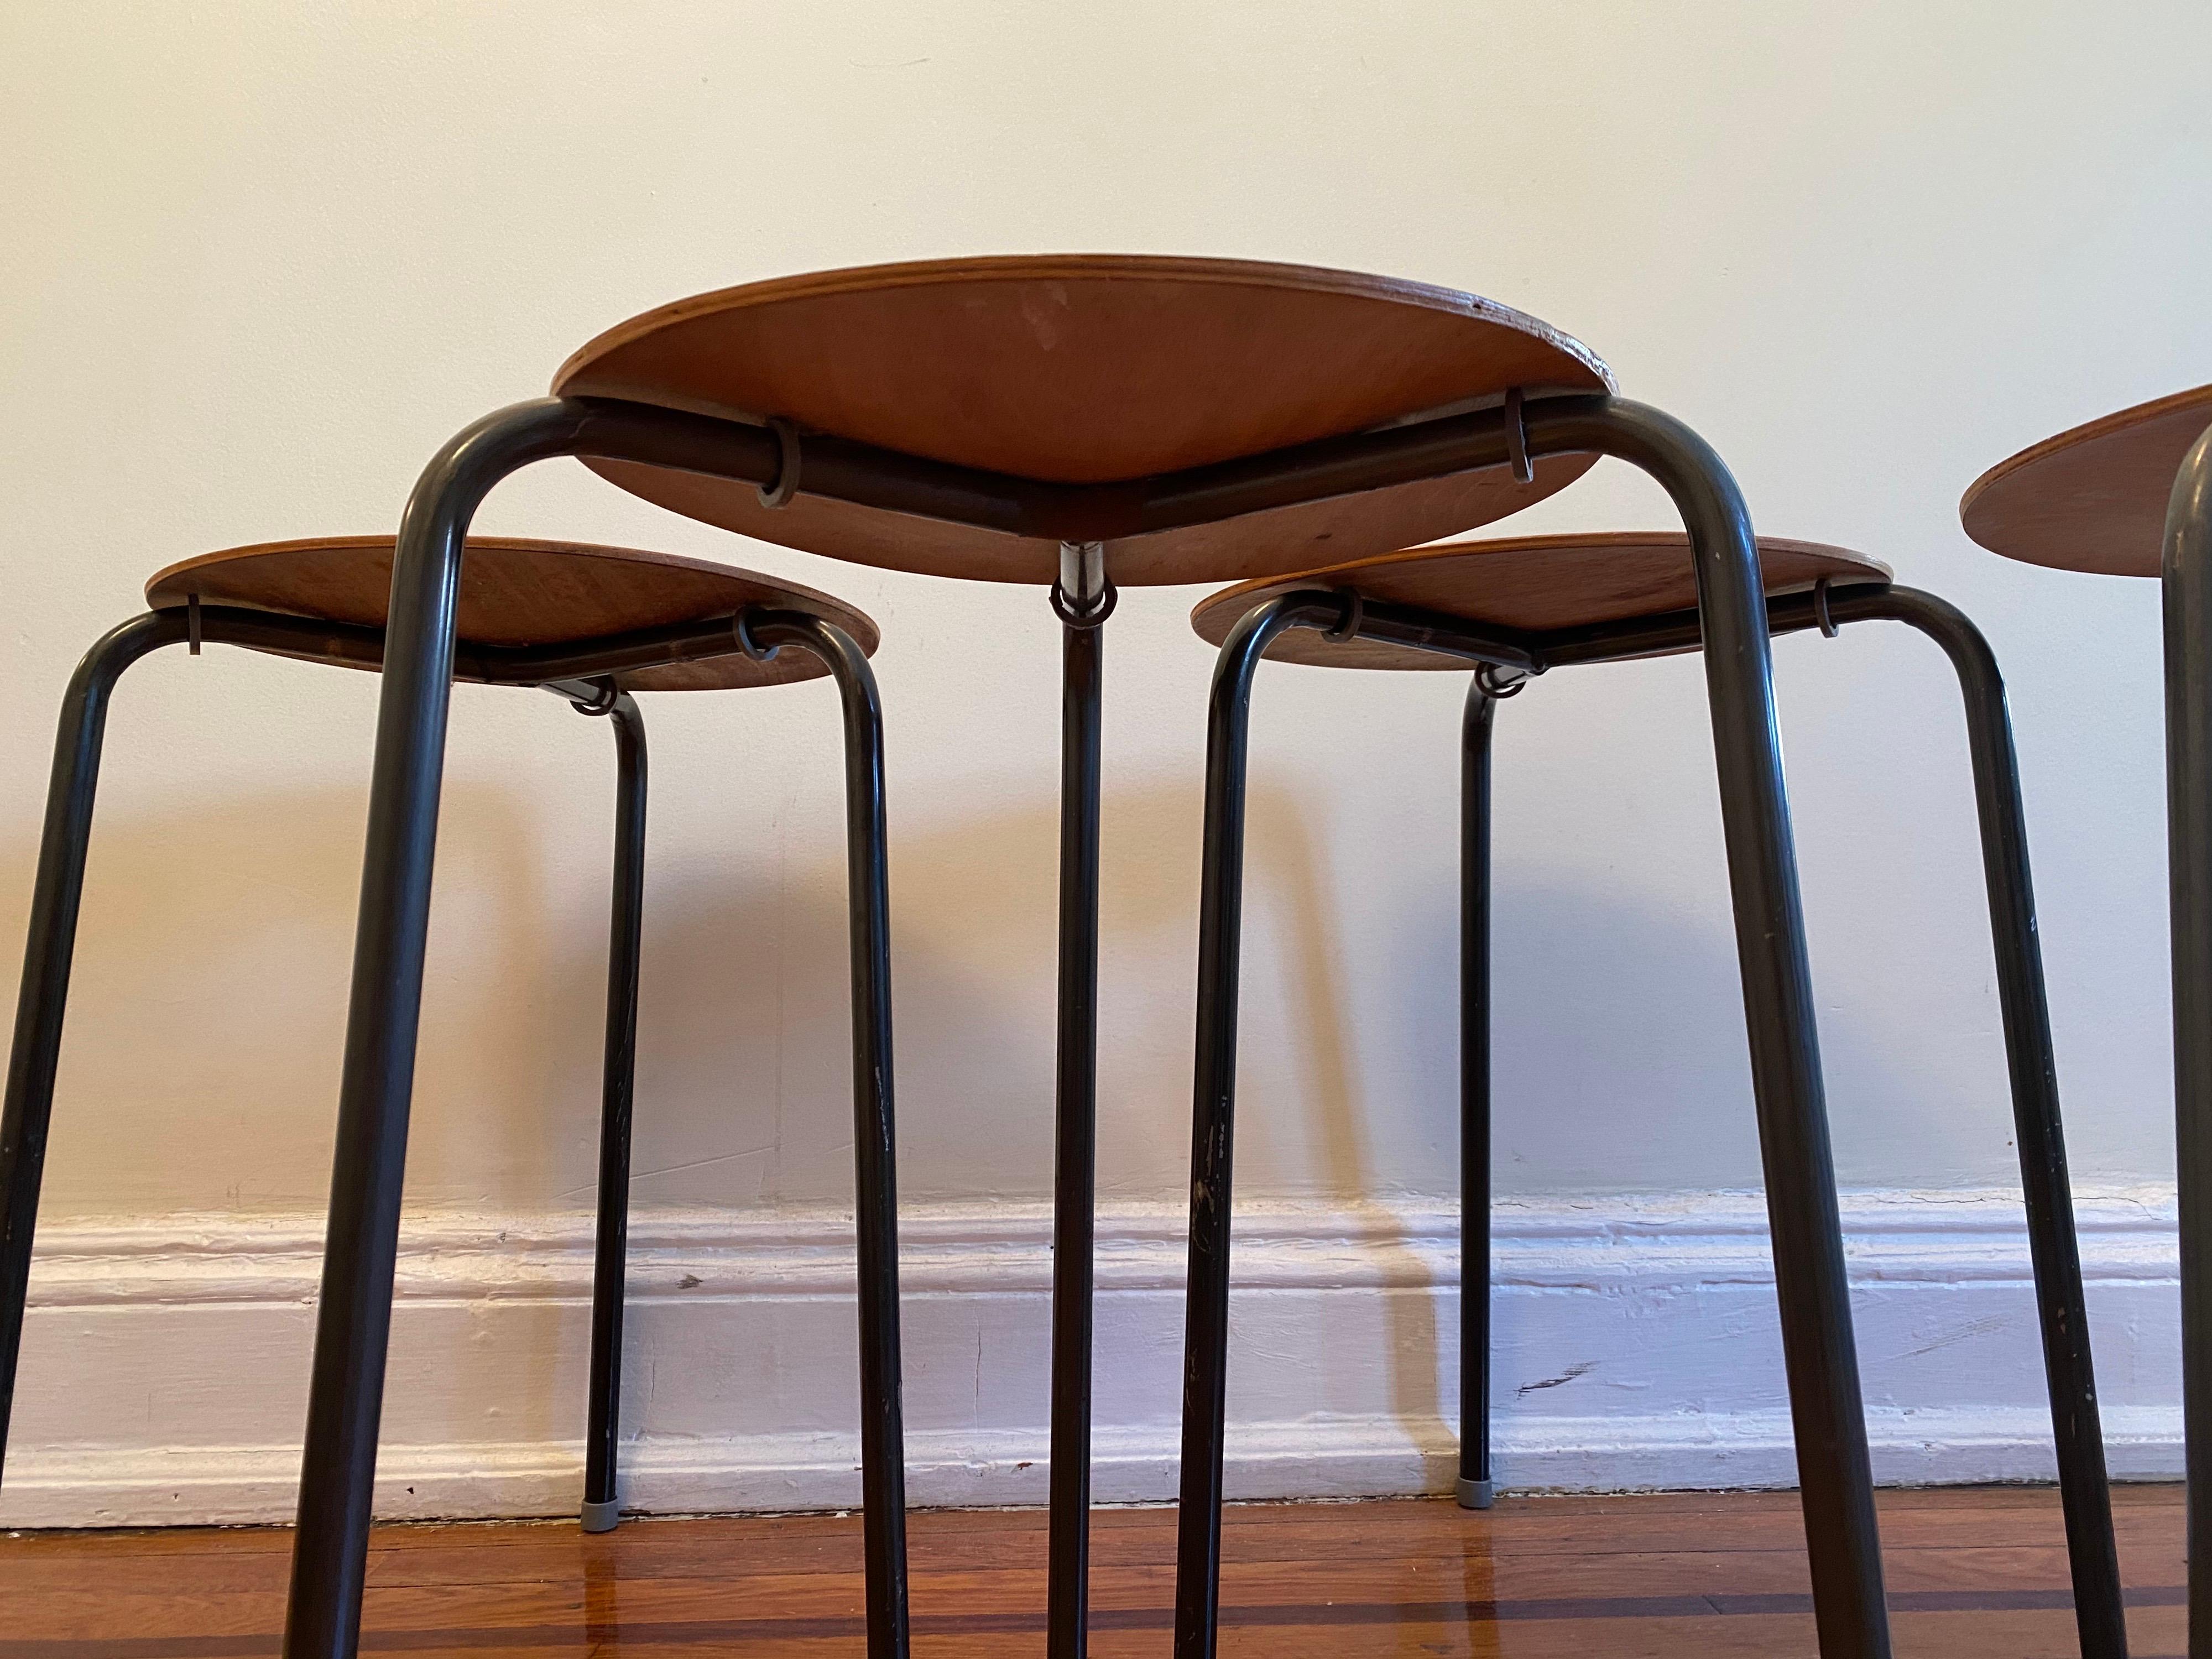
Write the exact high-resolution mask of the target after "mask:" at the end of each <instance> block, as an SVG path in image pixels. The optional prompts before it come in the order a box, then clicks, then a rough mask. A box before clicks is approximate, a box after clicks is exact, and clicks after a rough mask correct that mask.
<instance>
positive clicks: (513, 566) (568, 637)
mask: <svg viewBox="0 0 2212 1659" xmlns="http://www.w3.org/2000/svg"><path fill="white" fill-rule="evenodd" d="M195 595H197V597H198V599H199V600H200V602H201V603H202V604H204V605H239V606H243V607H245V608H247V609H250V610H255V611H276V612H279V613H281V614H283V615H284V616H288V617H315V618H317V619H319V620H320V621H324V622H339V623H355V624H356V625H358V626H361V627H365V628H381V627H383V626H384V620H385V616H386V611H387V610H388V609H389V606H390V604H391V597H392V538H391V537H389V536H333V537H324V538H315V539H313V540H307V541H295V542H267V543H263V544H258V545H256V546H252V547H234V548H229V549H227V550H224V551H222V552H220V553H204V554H202V555H201V556H199V557H197V558H194V559H186V560H185V561H184V562H183V563H181V564H173V565H171V566H170V567H169V568H167V569H166V570H161V571H157V572H155V574H154V576H153V578H152V579H151V580H149V581H148V582H147V584H146V603H147V604H149V605H154V606H155V607H157V608H158V607H161V606H168V605H182V604H184V603H185V601H186V600H187V599H191V598H192V597H194V596H195ZM748 605H771V606H775V607H777V608H780V609H786V610H792V611H808V612H811V614H813V615H815V616H817V617H823V619H824V620H826V621H829V622H832V623H836V625H837V626H838V627H840V628H842V629H844V630H845V631H846V632H847V633H848V634H850V635H852V636H853V637H854V639H855V640H857V641H859V642H860V646H861V647H862V648H863V649H864V650H866V651H868V652H870V653H873V652H874V650H875V648H876V643H877V633H876V627H875V624H874V623H872V622H870V621H869V620H868V618H867V617H866V616H864V615H863V614H861V613H860V611H855V610H854V609H853V608H852V606H850V605H845V604H842V603H841V602H840V601H838V600H836V599H831V598H830V597H829V595H828V594H826V593H817V592H815V591H814V590H813V589H812V588H811V587H802V586H799V585H798V584H797V583H795V582H786V581H779V580H775V578H774V577H770V576H763V575H757V574H755V573H753V572H751V571H750V570H738V569H733V568H731V567H730V566H728V565H721V564H710V563H708V562H706V561H704V560H702V559H685V558H678V557H677V556H675V555H673V554H670V553H646V552H641V551H638V550H635V549H633V548H626V547H598V546H593V545H591V544H586V543H582V542H547V541H526V540H520V539H515V538H495V537H476V536H472V537H471V538H469V543H468V552H467V555H466V556H465V557H464V558H463V560H462V562H461V590H460V627H459V633H460V637H461V640H462V641H463V642H464V643H465V644H470V645H487V646H523V645H556V644H568V643H572V642H574V641H579V640H591V639H598V638H600V637H602V636H604V635H609V634H622V633H628V632H629V631H630V630H632V629H642V628H659V627H665V626H668V625H671V624H673V623H685V622H700V621H704V620H707V619H708V618H711V617H724V616H729V615H732V614H733V613H734V612H736V611H740V610H743V609H744V608H745V607H746V606H748ZM318 660H321V659H318ZM826 672H827V670H826V669H825V668H823V665H821V663H820V662H819V661H817V659H815V658H814V657H813V656H811V654H809V653H806V652H804V651H780V652H778V653H776V654H775V659H773V660H772V661H769V662H765V663H762V662H755V661H754V660H752V659H750V658H749V657H746V656H744V655H743V654H741V653H733V654H732V655H730V656H726V657H716V658H713V659H708V660H706V661H702V662H686V663H671V664H669V665H666V666H664V667H659V668H643V669H637V670H634V671H630V672H629V673H625V674H621V675H617V677H616V678H617V679H618V680H619V681H620V682H621V683H622V684H623V686H624V687H625V688H627V689H628V690H634V691H704V690H724V689H727V688H731V687H737V686H748V685H777V684H784V683H786V682H787V681H793V680H807V679H812V678H816V677H817V676H818V675H821V674H823V673H826Z"/></svg>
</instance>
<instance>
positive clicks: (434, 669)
mask: <svg viewBox="0 0 2212 1659" xmlns="http://www.w3.org/2000/svg"><path fill="white" fill-rule="evenodd" d="M588 424H589V421H588V411H586V410H580V409H579V408H578V407H577V406H576V405H574V404H562V403H559V402H553V401H549V402H545V403H540V404H525V405H522V406H520V408H518V409H516V410H510V411H506V412H503V413H501V414H499V415H494V416H489V417H488V418H487V419H485V420H483V421H480V422H477V424H476V425H474V426H472V427H471V428H468V429H467V430H466V431H465V432H463V433H461V434H460V435H458V436H457V437H455V438H454V439H453V441H451V442H449V443H448V444H447V446H446V447H445V448H443V449H442V450H441V451H440V452H439V453H438V455H437V456H436V458H435V459H433V460H432V462H431V463H430V465H429V466H428V468H427V469H426V470H425V471H424V472H423V474H422V478H421V479H420V480H419V481H418V482H417V483H416V488H415V493H414V494H413V495H412V496H411V497H410V499H409V501H408V503H407V508H406V511H405V513H404V515H403V516H402V518H401V520H400V526H399V537H398V546H397V548H396V550H395V551H394V554H393V559H392V606H391V611H390V613H389V617H388V621H387V623H386V642H385V658H384V676H383V680H382V684H381V685H380V698H379V703H378V714H377V730H376V748H375V758H374V763H373V766H372V770H371V782H370V789H369V808H368V845H367V849H366V854H365V856H364V859H363V862H362V892H361V910H360V917H359V921H358V923H357V925H356V934H355V942H354V969H353V984H352V991H351V996H350V1000H349V1012H348V1016H347V1023H346V1046H345V1059H344V1066H343V1072H342V1073H341V1079H340V1084H339V1090H338V1122H337V1149H336V1154H335V1157H334V1160H333V1166H332V1171H331V1206H330V1218H329V1223H328V1233H327V1237H326V1241H325V1248H324V1252H323V1274H322V1289H321V1296H320V1299H319V1304H318V1306H317V1310H316V1320H315V1355H314V1364H313V1371H312V1374H311V1376H310V1380H309V1384H308V1401H307V1437H306V1447H305V1451H304V1455H303V1458H302V1462H301V1482H300V1508H299V1528H298V1531H297V1533H296V1534H295V1538H294V1541H293V1547H292V1577H291V1592H290V1595H289V1602H288V1606H287V1610H286V1617H285V1632H284V1649H283V1651H284V1656H285V1659H354V1656H355V1655H356V1652H357V1651H358V1649H359V1645H360V1637H361V1599H362V1580H363V1577H364V1573H365V1571H366V1568H367V1564H368V1527H369V1518H370V1513H371V1508H372V1501H373V1497H374V1483H375V1476H376V1437H377V1423H378V1419H379V1417H380V1414H381V1413H382V1411H383V1407H384V1375H385V1352H386V1345H387V1343H388V1341H389V1339H390V1335H391V1328H392V1276H393V1273H394V1269H395V1267H396V1264H397V1260H398V1248H399V1199H400V1183H401V1180H402V1176H403V1175H404V1170H405V1164H406V1153H407V1118H408V1108H409V1105H410V1100H411V1097H412V1094H413V1089H414V1078H415V1043H416V1031H417V1029H418V1026H419V1022H420V1018H421V1012H422V956H423V946H424V941H425V939H426V936H427V933H428V923H429V910H430V876H431V865H432V857H433V854H434V852H435V847H436V841H437V829H438V797H439V783H440V777H441V772H442V771H443V769H444V762H445V751H446V725H447V710H448V708H449V706H450V703H451V701H452V689H453V685H452V683H453V670H454V639H453V628H454V617H455V599H456V593H457V592H458V588H459V580H460V568H461V546H462V541H463V538H465V536H466V534H467V532H468V524H469V520H470V518H471V515H472V514H473V513H475V511H476V507H477V502H479V501H481V500H482V499H483V496H484V495H485V493H486V492H487V491H489V489H491V488H492V486H493V485H494V484H495V483H498V481H499V480H500V479H501V478H502V477H506V476H507V474H508V473H510V472H512V471H514V470H515V469H516V468H518V467H520V466H523V465H527V464H528V463H529V462H531V461H533V460H537V459H542V458H544V457H546V456H549V455H556V454H562V453H568V452H569V451H570V450H571V449H572V448H573V447H574V445H575V444H576V443H577V441H579V438H580V433H581V432H582V431H583V430H584V429H585V428H586V426H587V425H588Z"/></svg>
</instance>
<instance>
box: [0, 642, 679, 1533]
mask: <svg viewBox="0 0 2212 1659" xmlns="http://www.w3.org/2000/svg"><path fill="white" fill-rule="evenodd" d="M241 620H244V621H245V623H246V625H245V626H244V627H240V625H239V624H240V622H241ZM193 631H194V625H193V621H192V618H191V615H190V613H189V612H188V611H156V612H153V613H151V614H149V615H147V616H143V617H136V618H133V619H132V620H131V621H130V622H128V623H124V624H123V625H122V626H121V627H119V628H118V629H114V630H113V631H112V632H111V633H110V634H109V635H106V637H105V638H104V639H102V640H101V641H100V642H99V643H98V644H97V645H95V646H94V647H93V649H92V650H91V651H90V652H89V653H88V654H87V655H86V657H85V659H84V660H83V662H82V664H81V665H79V667H78V669H77V671H76V676H75V678H73V679H72V681H71V683H70V690H69V692H68V695H67V696H66V697H65V699H64V703H63V710H62V718H61V729H60V732H59V735H58V739H57V742H56V745H55V754H54V767H53V773H52V785H51V787H50V790H49V793H48V797H47V810H46V830H45V834H44V837H43V840H42V843H41V846H40V864H39V873H38V878H37V881H36V894H35V896H34V899H33V915H32V922H31V929H30V938H29V944H28V947H27V951H26V953H25V961H24V971H23V979H22V985H21V990H20V992H19V994H18V1000H17V1010H16V1027H15V1045H14V1048H13V1050H12V1052H11V1055H10V1060H9V1083H8V1091H7V1097H6V1106H5V1109H4V1114H0V1194H4V1197H0V1457H4V1455H5V1450H6V1444H7V1431H8V1423H9V1411H10V1407H12V1405H13V1402H14V1398H15V1373H16V1367H17V1364H18V1361H19V1358H20V1355H21V1344H22V1328H23V1316H24V1307H25V1300H26V1297H25V1291H26V1285H27V1278H28V1274H29V1269H30V1260H31V1249H32V1243H33V1230H34V1228H35V1225H36V1221H37V1214H38V1200H39V1186H40V1173H41V1170H42V1166H43V1164H44V1160H45V1152H46V1132H47V1125H48V1123H49V1121H50V1120H51V1118H52V1109H53V1094H54V1083H55V1075H56V1067H57V1064H58V1058H59V1054H60V1048H61V1036H62V1024H63V1017H64V1011H65V1008H66V1006H67V1001H68V996H69V983H70V960H71V957H72V955H73V952H74V947H75V943H76V918H77V912H78V905H79V901H80V897H81V895H82V890H83V884H84V866H85V856H86V848H87V844H88V839H89V836H90V835H91V829H92V814H93V806H94V796H95V792H96V789H97V786H98V781H99V770H100V747H101V738H102V736H103V733H104V732H105V728H106V718H107V707H108V702H109V700H110V697H111V696H112V692H113V690H114V688H115V685H116V684H117V683H118V680H119V679H120V678H121V676H122V674H123V671H125V669H126V668H128V667H129V666H130V665H131V664H132V663H134V662H137V660H138V659H140V658H141V657H143V656H144V655H146V654H147V653H149V652H152V651H154V650H156V649H159V648H160V647H162V646H164V645H170V644H175V643H178V642H179V641H185V640H188V639H190V638H191V637H192V635H193ZM201 632H202V634H203V635H204V637H206V638H208V639H210V640H215V641H231V642H237V643H246V642H251V641H259V642H261V643H264V644H267V643H276V642H279V641H281V642H283V643H286V644H289V645H295V646H298V645H312V646H313V647H318V648H319V650H320V651H321V653H322V654H325V655H328V656H330V657H331V658H333V659H338V660H350V661H357V662H372V663H373V662H374V660H375V659H376V658H377V656H378V655H379V653H380V651H381V648H382V641H381V639H380V636H379V635H378V631H377V630H374V629H337V630H332V629H327V628H325V627H324V626H323V625H320V624H313V623H307V624H303V623H296V622H294V621H291V620H289V619H286V618H281V617H260V618H248V619H241V618H240V617H239V616H238V615H237V614H236V613H233V612H229V611H214V612H211V613H210V615H209V617H207V618H205V619H204V621H203V623H202V624H201ZM601 685H604V683H601ZM556 689H558V690H562V692H563V695H566V696H570V697H571V699H572V701H574V704H575V706H576V707H577V708H579V709H580V710H582V711H583V712H585V713H586V714H611V716H612V717H613V725H614V726H615V730H616V734H617V755H618V758H619V762H620V781H619V784H618V787H617V795H618V800H619V805H618V808H617V824H616V856H615V882H614V887H615V903H614V923H613V937H612V948H611V951H610V954H609V963H608V985H607V1049H606V1081H605V1116H604V1120H603V1122H602V1128H601V1146H600V1192H599V1249H598V1256H597V1261H596V1263H595V1272H594V1283H593V1287H592V1291H593V1294H592V1383H591V1428H590V1431H589V1433H588V1435H587V1453H586V1487H585V1506H584V1514H585V1525H586V1528H587V1529H588V1530H593V1531H598V1530H604V1529H605V1528H606V1527H610V1526H612V1525H613V1524H614V1521H615V1516H616V1514H617V1504H616V1503H615V1486H614V1475H615V1462H614V1458H615V1425H616V1416H617V1391H618V1388H619V1366H620V1355H621V1332H622V1261H623V1238H624V1233H625V1231H626V1229H625V1221H626V1212H627V1204H628V1191H629V1119H630V1095H631V1079H632V1077H633V1074H634V1066H633V1057H634V1052H635V1038H636V1030H637V976H638V975H637V969H638V933H639V920H640V917H639V905H640V902H641V896H642V886H643V876H644V832H645V799H646V794H645V792H646V771H645V727H644V722H643V720H642V718H641V715H640V714H639V712H638V708H637V705H636V703H635V702H634V701H632V699H630V698H629V696H626V695H623V694H621V693H617V692H615V691H614V690H612V688H611V686H605V696H599V695H598V693H599V690H600V689H601V686H592V687H581V686H565V687H559V688H556ZM586 692H591V693H592V696H589V697H586V696H585V695H584V694H585V693H586Z"/></svg>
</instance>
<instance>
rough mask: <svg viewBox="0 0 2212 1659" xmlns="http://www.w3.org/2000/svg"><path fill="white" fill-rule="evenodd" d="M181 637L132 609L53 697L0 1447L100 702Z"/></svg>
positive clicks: (2, 1175)
mask: <svg viewBox="0 0 2212 1659" xmlns="http://www.w3.org/2000/svg"><path fill="white" fill-rule="evenodd" d="M184 637H185V615H184V612H182V611H170V612H167V613H166V614H164V613H155V614H153V615H149V616H143V617H132V618H131V620H130V621H129V622H127V623H124V624H123V625H122V626H121V627H119V628H116V629H112V630H111V631H110V632H109V633H108V634H107V635H105V636H104V637H103V638H102V639H101V640H100V641H99V643H97V644H96V645H94V647H92V649H91V650H90V651H88V652H87V653H85V656H84V659H83V660H82V662H80V663H79V664H78V665H77V669H76V673H75V675H73V676H72V677H71V678H70V685H69V692H68V695H67V696H65V697H64V699H63V702H62V714H61V726H60V730H59V731H58V732H57V733H56V735H55V738H54V763H53V770H52V774H51V776H50V779H49V781H48V784H47V788H46V824H45V827H44V829H42V830H41V832H40V838H39V869H38V875H37V877H36V878H35V880H34V881H33V885H32V888H31V927H30V936H29V939H28V942H27V944H26V945H25V946H24V951H23V981H22V984H21V987H20V988H19V989H18V991H17V992H16V997H15V1046H14V1048H12V1049H10V1051H9V1057H8V1092H7V1097H6V1101H5V1103H4V1104H0V1459H4V1457H5V1455H6V1453H7V1446H8V1420H9V1411H10V1408H11V1407H12V1406H13V1404H14V1401H15V1365H16V1360H17V1358H18V1357H19V1356H20V1355H21V1352H22V1344H23V1308H24V1302H25V1298H26V1297H27V1292H28V1290H29V1286H30V1277H31V1243H32V1239H33V1234H34V1232H35V1231H36V1228H37V1223H38V1214H39V1182H40V1176H42V1175H43V1174H44V1172H45V1170H46V1131H47V1127H48V1126H49V1124H50V1123H51V1122H52V1119H53V1110H54V1076H55V1072H56V1068H57V1067H58V1065H59V1063H60V1060H61V1048H62V1019H63V1016H64V1013H65V1012H66V1011H67V1008H68V1005H69V982H70V959H71V957H72V956H73V955H74V954H75V951H76V921H77V908H78V904H79V902H80V901H81V900H82V897H83V895H84V864H85V851H86V848H87V846H88V843H89V842H90V840H91V836H92V808H93V798H94V794H95V793H97V791H98V788H99V785H100V742H101V739H102V738H103V737H104V736H105V735H106V729H107V707H108V702H109V699H110V697H111V696H112V694H113V692H114V690H115V684H116V682H117V681H118V679H120V678H122V675H123V671H124V670H125V669H126V668H128V667H130V666H131V664H132V663H134V662H137V660H138V659H140V658H141V657H143V656H145V655H146V654H147V653H149V652H150V651H155V650H158V649H159V648H160V647H162V646H165V645H170V644H173V643H175V642H176V641H179V640H181V639H183V638H184Z"/></svg>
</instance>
